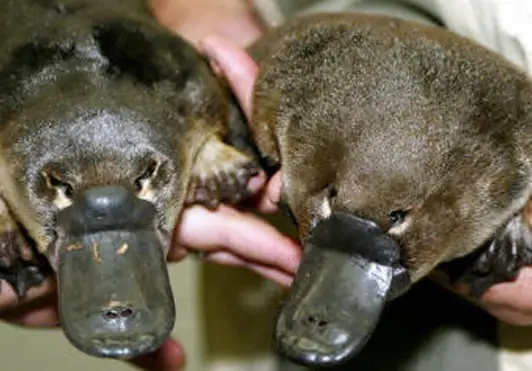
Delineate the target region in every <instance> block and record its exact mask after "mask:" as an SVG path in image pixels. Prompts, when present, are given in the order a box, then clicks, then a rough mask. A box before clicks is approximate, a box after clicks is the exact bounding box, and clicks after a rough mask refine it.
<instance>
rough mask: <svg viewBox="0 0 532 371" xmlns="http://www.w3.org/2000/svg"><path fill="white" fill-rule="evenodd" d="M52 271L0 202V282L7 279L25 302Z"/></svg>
mask: <svg viewBox="0 0 532 371" xmlns="http://www.w3.org/2000/svg"><path fill="white" fill-rule="evenodd" d="M51 272H52V270H51V267H50V266H49V264H48V261H47V260H46V258H45V257H44V256H43V255H40V254H38V253H36V252H34V251H33V249H32V248H31V247H30V246H29V244H28V241H27V240H26V238H25V237H24V235H23V233H22V232H21V231H20V229H19V227H18V225H17V223H16V222H15V221H14V220H13V218H12V217H11V215H10V213H9V210H8V208H7V207H6V206H5V204H4V202H3V201H1V200H0V280H5V281H6V282H7V283H8V284H9V285H10V286H11V287H13V289H14V290H15V292H16V293H17V295H18V296H19V298H20V299H23V298H24V297H25V295H26V292H27V291H28V290H29V289H30V288H32V287H36V286H39V285H41V284H42V283H43V282H44V280H45V279H46V276H47V275H48V274H50V273H51Z"/></svg>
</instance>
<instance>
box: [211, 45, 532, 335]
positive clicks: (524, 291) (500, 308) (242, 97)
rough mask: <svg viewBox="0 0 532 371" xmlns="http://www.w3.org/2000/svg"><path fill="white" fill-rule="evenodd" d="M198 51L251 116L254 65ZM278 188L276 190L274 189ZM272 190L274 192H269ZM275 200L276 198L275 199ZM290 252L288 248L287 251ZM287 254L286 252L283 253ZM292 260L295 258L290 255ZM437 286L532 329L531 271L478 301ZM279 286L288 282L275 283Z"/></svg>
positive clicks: (218, 50) (259, 257)
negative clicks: (209, 62)
mask: <svg viewBox="0 0 532 371" xmlns="http://www.w3.org/2000/svg"><path fill="white" fill-rule="evenodd" d="M202 49H203V50H204V51H205V53H206V54H207V55H208V56H209V57H210V59H211V63H212V64H213V65H215V66H216V70H218V71H219V72H220V73H221V74H223V75H224V76H225V78H226V79H227V81H228V82H229V84H230V85H231V87H232V89H233V90H234V92H235V95H236V97H237V98H238V100H239V101H240V103H241V105H242V107H243V109H244V111H245V112H246V114H247V115H249V114H250V112H251V103H252V102H251V93H252V88H253V84H254V81H255V79H256V76H257V72H258V71H257V65H256V64H255V62H254V61H253V60H252V59H251V58H250V57H249V56H248V55H247V54H246V53H245V51H244V50H243V49H242V48H240V47H239V46H238V45H236V44H235V43H231V42H230V41H228V40H224V39H223V38H219V37H209V38H207V39H205V40H204V42H203V46H202ZM277 176H279V178H278V179H276V182H279V183H273V182H271V184H270V185H269V188H270V192H271V194H275V192H278V191H279V189H280V174H278V175H277ZM277 187H278V188H277ZM273 188H275V189H273ZM277 200H278V198H277ZM277 248H279V249H286V246H284V245H282V244H272V246H271V248H270V249H268V250H267V251H262V250H256V251H255V256H254V257H253V260H254V262H255V264H258V262H261V261H262V262H266V261H268V262H272V261H274V260H275V259H277V261H279V259H281V258H282V256H283V255H284V253H282V252H281V251H276V250H275V249H277ZM291 249H292V248H291ZM287 253H288V250H287ZM294 256H295V255H294ZM297 265H298V264H297V262H293V261H292V262H290V264H289V265H288V266H286V263H284V265H283V266H284V267H285V268H293V271H294V272H295V270H296V269H297ZM431 278H434V279H435V280H436V281H437V282H439V283H441V284H442V285H444V286H446V287H447V288H449V289H450V290H452V291H453V292H455V293H457V294H459V295H461V296H462V297H464V298H466V299H468V300H469V301H471V302H473V303H475V304H476V305H478V306H480V307H482V308H483V309H484V310H486V311H487V312H489V313H490V314H491V315H493V316H494V317H496V318H498V319H499V320H501V321H504V322H507V323H509V324H513V325H532V295H531V294H530V293H531V292H532V290H531V289H532V267H525V268H522V269H521V270H520V272H519V274H518V276H517V278H516V279H515V280H514V281H511V282H505V283H500V284H497V285H494V286H492V287H491V288H490V289H488V290H487V291H486V292H485V293H484V295H482V297H481V298H480V299H479V300H474V299H473V298H471V297H470V296H469V295H468V287H467V286H464V285H463V284H455V285H450V284H448V283H447V282H446V278H445V276H444V274H443V272H439V271H435V272H434V275H433V276H431ZM276 281H277V282H279V283H283V282H285V281H286V282H288V281H289V280H284V279H283V280H282V281H281V280H278V279H276Z"/></svg>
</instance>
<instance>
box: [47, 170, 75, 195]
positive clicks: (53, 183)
mask: <svg viewBox="0 0 532 371" xmlns="http://www.w3.org/2000/svg"><path fill="white" fill-rule="evenodd" d="M41 174H42V176H43V177H44V179H45V181H46V185H47V186H48V188H50V189H53V190H56V191H60V192H62V193H63V194H64V195H65V196H66V197H68V198H72V196H73V194H74V188H73V187H72V185H71V184H70V183H68V182H66V181H64V180H63V179H62V178H61V177H60V176H59V175H57V174H55V173H53V172H49V171H43V172H42V173H41Z"/></svg>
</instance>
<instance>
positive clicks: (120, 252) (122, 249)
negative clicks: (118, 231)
mask: <svg viewBox="0 0 532 371" xmlns="http://www.w3.org/2000/svg"><path fill="white" fill-rule="evenodd" d="M127 249H129V245H128V244H127V243H125V244H123V245H122V246H120V248H119V249H118V250H116V254H117V255H124V254H125V253H126V251H127Z"/></svg>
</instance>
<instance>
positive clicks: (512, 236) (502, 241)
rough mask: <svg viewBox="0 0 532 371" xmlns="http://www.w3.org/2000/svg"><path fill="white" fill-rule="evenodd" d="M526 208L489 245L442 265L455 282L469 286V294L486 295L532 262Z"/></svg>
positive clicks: (511, 278) (512, 278)
mask: <svg viewBox="0 0 532 371" xmlns="http://www.w3.org/2000/svg"><path fill="white" fill-rule="evenodd" d="M529 204H530V202H529ZM527 212H531V210H528V209H525V211H524V212H523V213H519V214H517V215H515V216H514V217H513V218H512V219H510V220H509V221H508V222H507V223H506V224H505V225H503V226H502V227H500V228H499V229H498V231H497V232H496V233H495V235H494V236H493V238H492V239H491V240H489V241H488V242H487V243H486V245H485V246H484V247H482V248H480V249H478V250H476V251H475V252H473V253H472V254H469V255H467V256H465V257H463V258H460V259H456V260H454V261H451V262H448V263H445V264H442V265H441V268H442V269H443V271H444V272H445V273H446V274H447V275H448V276H449V278H450V281H451V283H453V284H456V283H463V284H465V285H467V286H468V287H469V295H470V296H472V297H475V298H479V297H480V296H482V295H483V294H484V293H485V292H486V291H487V290H488V289H489V288H490V287H492V286H494V285H496V284H498V283H502V282H508V281H512V280H514V279H515V278H516V277H517V274H518V273H519V270H520V269H521V268H523V267H524V266H527V265H530V264H532V230H531V227H530V224H529V221H528V220H529V216H528V215H527Z"/></svg>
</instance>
